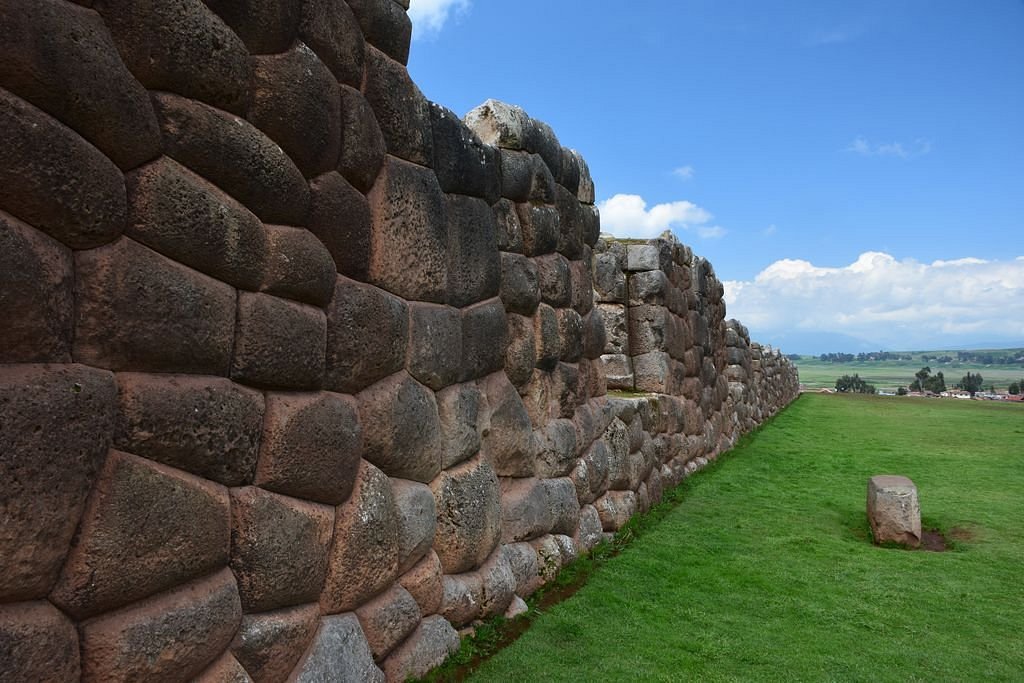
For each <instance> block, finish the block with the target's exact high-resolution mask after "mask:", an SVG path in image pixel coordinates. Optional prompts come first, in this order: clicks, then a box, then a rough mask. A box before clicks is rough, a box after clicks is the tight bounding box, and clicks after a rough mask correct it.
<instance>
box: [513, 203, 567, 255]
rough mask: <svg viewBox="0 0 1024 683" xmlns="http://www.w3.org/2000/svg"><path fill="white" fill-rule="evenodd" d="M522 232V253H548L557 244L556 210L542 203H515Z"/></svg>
mask: <svg viewBox="0 0 1024 683" xmlns="http://www.w3.org/2000/svg"><path fill="white" fill-rule="evenodd" d="M516 211H517V212H518V216H519V225H520V227H521V228H522V232H523V253H524V254H526V255H527V256H542V255H544V254H550V253H551V252H553V251H554V250H555V247H556V246H558V212H557V211H556V210H555V208H554V207H552V206H546V205H543V204H516Z"/></svg>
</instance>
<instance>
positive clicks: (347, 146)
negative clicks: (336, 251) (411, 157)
mask: <svg viewBox="0 0 1024 683" xmlns="http://www.w3.org/2000/svg"><path fill="white" fill-rule="evenodd" d="M338 4H339V5H340V4H341V3H338ZM359 80H360V82H361V81H362V71H361V70H360V79H359ZM386 152H387V147H386V145H385V144H384V134H383V133H382V132H381V130H380V125H379V124H378V123H377V118H376V117H375V116H374V114H373V109H372V108H371V107H370V103H369V102H367V101H366V98H365V97H363V94H362V93H361V92H359V91H358V90H356V89H355V88H350V87H348V86H345V85H342V86H341V153H340V154H339V155H338V171H340V172H341V174H342V175H344V176H345V178H346V179H348V181H349V182H350V183H352V184H353V185H355V186H356V187H358V188H359V189H360V190H362V191H363V192H366V191H368V190H369V189H370V188H371V187H372V186H373V181H374V180H376V178H377V173H378V172H379V171H380V168H381V165H382V164H383V163H384V155H385V153H386Z"/></svg>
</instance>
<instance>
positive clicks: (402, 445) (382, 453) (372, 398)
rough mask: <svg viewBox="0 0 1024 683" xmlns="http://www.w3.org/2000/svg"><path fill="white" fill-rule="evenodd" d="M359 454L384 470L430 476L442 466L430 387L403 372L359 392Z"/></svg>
mask: <svg viewBox="0 0 1024 683" xmlns="http://www.w3.org/2000/svg"><path fill="white" fill-rule="evenodd" d="M358 399H359V421H360V423H361V424H362V427H363V457H364V458H366V459H367V460H369V461H370V462H372V463H373V464H374V465H376V466H377V467H379V468H381V469H382V470H384V472H385V473H386V474H388V475H389V476H392V477H399V478H401V479H411V480H413V481H420V482H424V483H426V482H429V481H431V480H432V479H433V478H434V477H436V476H437V473H438V472H440V471H441V453H442V449H443V444H442V443H441V422H440V417H439V416H438V412H437V401H436V399H435V397H434V392H432V391H430V390H429V389H427V388H426V387H425V386H423V385H422V384H420V383H419V382H417V381H416V380H414V379H413V378H412V377H410V376H409V375H408V374H406V373H405V372H401V373H396V374H395V375H392V376H391V377H389V378H387V379H386V380H383V381H380V382H377V383H376V384H374V385H373V386H371V387H370V388H368V389H365V390H363V391H362V392H360V394H359V396H358Z"/></svg>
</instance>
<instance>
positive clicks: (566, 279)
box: [534, 254, 572, 308]
mask: <svg viewBox="0 0 1024 683" xmlns="http://www.w3.org/2000/svg"><path fill="white" fill-rule="evenodd" d="M534 263H536V265H537V277H538V281H539V284H540V296H541V300H542V301H543V302H544V303H546V304H548V305H549V306H553V307H555V308H560V307H563V306H569V305H570V304H571V303H572V283H571V281H570V277H571V276H570V274H569V262H568V261H567V260H566V259H565V257H564V256H562V255H561V254H548V255H546V256H541V257H538V258H536V259H534Z"/></svg>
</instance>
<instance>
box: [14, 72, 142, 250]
mask: <svg viewBox="0 0 1024 683" xmlns="http://www.w3.org/2000/svg"><path fill="white" fill-rule="evenodd" d="M0 145H2V146H3V148H4V159H5V161H4V164H3V165H2V166H0V209H4V210H6V211H7V212H9V213H10V214H12V215H14V216H16V217H17V218H19V219H21V220H23V221H25V222H26V223H28V224H30V225H32V226H34V227H37V228H39V229H40V230H43V231H44V232H46V233H47V234H48V235H50V236H51V237H53V238H54V239H56V240H58V241H60V242H63V243H64V244H66V245H67V246H69V247H71V248H72V249H90V248H92V247H97V246H100V245H102V244H106V243H108V242H111V241H113V240H115V239H117V237H118V236H119V235H120V234H121V231H122V230H124V226H125V215H126V202H127V200H126V199H125V189H124V178H123V177H122V176H121V171H120V169H118V168H117V166H115V165H114V163H113V162H112V161H110V159H108V158H107V157H105V156H103V155H102V154H101V153H100V152H99V150H97V149H96V148H95V147H93V146H92V145H90V144H88V143H87V142H86V141H85V140H83V139H82V138H81V137H79V136H78V135H77V134H76V133H75V132H74V131H72V130H71V129H70V128H67V127H65V126H64V125H62V124H61V123H59V122H58V121H57V120H56V119H54V118H51V117H50V116H48V115H47V114H45V113H43V112H42V111H40V110H39V109H36V108H35V107H34V106H32V105H31V104H29V103H28V102H25V101H24V100H22V99H20V98H18V97H15V96H14V95H12V94H10V93H8V92H7V91H6V90H0Z"/></svg>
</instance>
